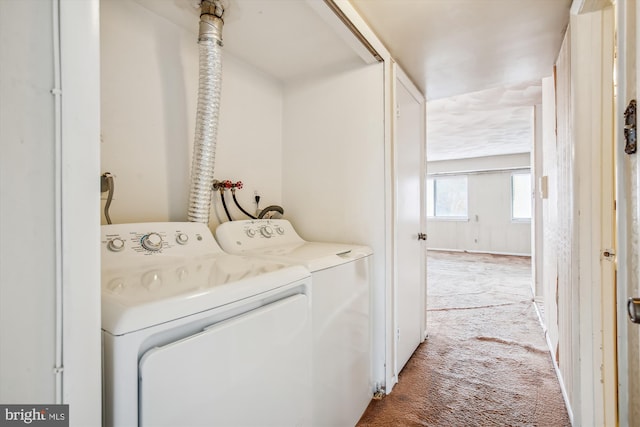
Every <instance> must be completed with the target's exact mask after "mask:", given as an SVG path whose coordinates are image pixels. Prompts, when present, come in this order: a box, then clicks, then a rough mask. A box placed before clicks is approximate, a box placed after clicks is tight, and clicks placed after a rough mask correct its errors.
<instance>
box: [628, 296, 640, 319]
mask: <svg viewBox="0 0 640 427" xmlns="http://www.w3.org/2000/svg"><path fill="white" fill-rule="evenodd" d="M627 310H628V311H629V318H630V319H631V321H632V322H633V323H640V298H629V300H628V301H627Z"/></svg>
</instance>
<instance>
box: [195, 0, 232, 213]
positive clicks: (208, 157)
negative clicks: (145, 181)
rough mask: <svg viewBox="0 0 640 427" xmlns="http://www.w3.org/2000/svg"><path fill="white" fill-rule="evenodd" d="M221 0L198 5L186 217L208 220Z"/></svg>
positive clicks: (218, 79) (219, 62)
mask: <svg viewBox="0 0 640 427" xmlns="http://www.w3.org/2000/svg"><path fill="white" fill-rule="evenodd" d="M223 14H224V6H223V5H222V2H221V1H220V0H203V1H202V3H201V5H200V32H199V36H198V44H199V46H200V72H199V75H200V78H199V84H198V108H197V111H196V131H195V138H194V144H193V160H192V163H191V187H190V190H189V209H188V219H189V221H191V222H202V223H205V224H208V223H209V211H210V207H211V196H212V190H211V189H212V186H213V169H214V164H215V154H216V140H217V136H218V118H219V116H220V90H221V86H222V26H223V20H222V15H223Z"/></svg>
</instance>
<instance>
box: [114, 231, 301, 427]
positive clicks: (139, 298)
mask: <svg viewBox="0 0 640 427" xmlns="http://www.w3.org/2000/svg"><path fill="white" fill-rule="evenodd" d="M310 308H311V296H310V275H309V273H308V271H307V270H306V269H304V268H303V267H291V266H288V265H286V264H284V263H282V262H273V261H266V260H264V259H256V258H251V257H246V256H235V255H228V254H225V253H224V252H222V250H221V249H220V248H219V246H218V245H217V243H216V242H215V239H214V238H213V235H212V234H211V232H210V230H209V229H208V228H207V226H206V225H204V224H199V223H146V224H119V225H106V226H102V344H103V356H104V357H103V365H104V367H103V380H104V381H103V385H104V425H105V426H117V427H126V426H138V425H140V426H178V425H183V426H225V427H226V426H257V425H259V426H268V425H269V426H278V427H280V426H285V425H291V426H294V425H309V424H311V421H310V418H311V406H310V399H311V385H310V381H311V364H310V360H311V355H310V349H311V340H310V336H311V315H310Z"/></svg>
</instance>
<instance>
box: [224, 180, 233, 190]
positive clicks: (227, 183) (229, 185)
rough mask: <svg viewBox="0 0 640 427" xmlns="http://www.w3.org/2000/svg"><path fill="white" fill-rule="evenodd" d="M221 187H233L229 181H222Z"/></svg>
mask: <svg viewBox="0 0 640 427" xmlns="http://www.w3.org/2000/svg"><path fill="white" fill-rule="evenodd" d="M222 186H223V187H224V188H226V189H229V188H232V187H233V182H231V181H229V180H228V179H226V180H224V181H222Z"/></svg>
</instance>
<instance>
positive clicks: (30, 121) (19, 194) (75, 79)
mask: <svg viewBox="0 0 640 427" xmlns="http://www.w3.org/2000/svg"><path fill="white" fill-rule="evenodd" d="M54 23H55V24H54ZM57 24H59V26H58V25H57ZM98 44H99V40H98V2H97V1H96V0H93V1H83V2H77V1H73V0H62V1H59V2H40V1H20V2H0V63H2V67H1V69H0V94H1V96H0V113H1V114H0V193H1V194H2V199H1V203H0V236H2V238H1V239H0V263H1V265H0V402H2V403H5V404H7V403H14V404H38V403H41V404H53V403H65V404H68V405H69V407H70V418H69V421H70V425H71V426H99V425H100V423H101V403H102V402H101V398H100V395H101V384H100V377H101V363H100V360H101V359H100V255H99V232H98V224H99V218H98V213H97V212H96V205H97V204H98V199H99V198H98V188H99V187H98V181H97V179H96V176H98V170H99V168H98V165H99V161H98V153H99V53H98ZM54 46H56V47H59V48H60V50H57V49H56V48H54ZM58 54H59V55H58ZM56 58H59V59H60V60H59V61H57V60H56ZM55 94H59V95H60V96H54V95H55ZM56 372H57V375H56Z"/></svg>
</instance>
